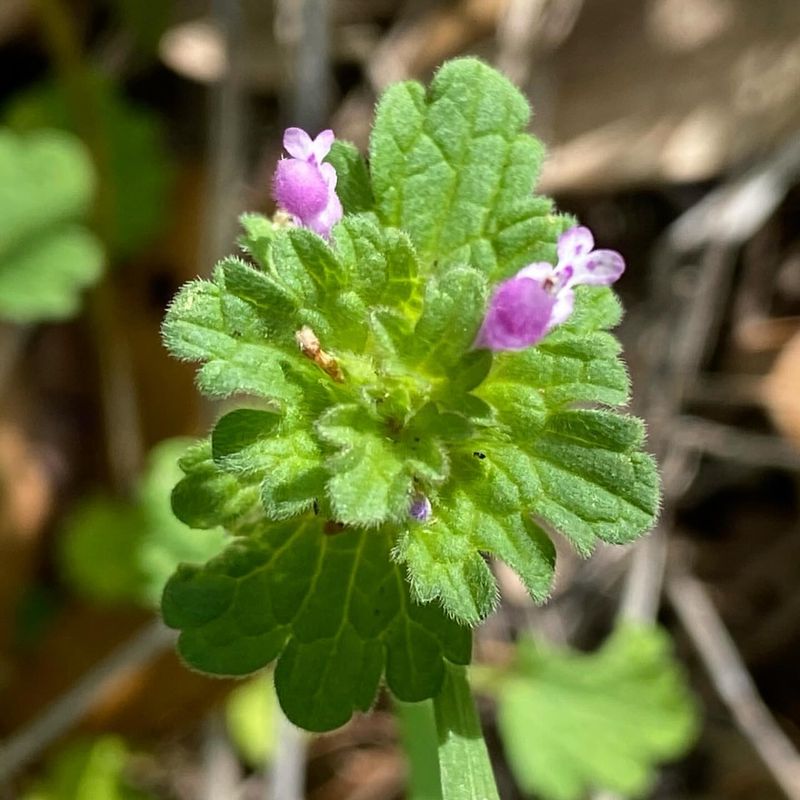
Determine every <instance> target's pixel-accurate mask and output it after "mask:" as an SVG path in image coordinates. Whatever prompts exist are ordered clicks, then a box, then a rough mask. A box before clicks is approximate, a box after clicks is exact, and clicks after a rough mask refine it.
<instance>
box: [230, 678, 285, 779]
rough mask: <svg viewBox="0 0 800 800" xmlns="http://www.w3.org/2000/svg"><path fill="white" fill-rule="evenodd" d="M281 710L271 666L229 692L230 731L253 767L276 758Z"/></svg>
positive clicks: (232, 737)
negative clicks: (276, 735)
mask: <svg viewBox="0 0 800 800" xmlns="http://www.w3.org/2000/svg"><path fill="white" fill-rule="evenodd" d="M279 714H280V711H279V709H278V698H277V697H276V695H275V687H274V685H273V679H272V671H271V670H270V671H268V672H260V673H259V674H258V675H256V676H255V677H254V678H251V679H250V680H248V681H245V682H244V683H241V684H239V686H237V687H236V689H234V690H233V691H232V692H231V693H230V695H229V696H228V700H227V703H226V704H225V722H226V725H227V728H228V735H229V736H230V738H231V741H232V742H233V745H234V747H235V748H236V750H237V752H238V753H239V755H240V756H241V758H242V760H243V761H244V762H245V763H246V764H247V765H248V766H249V767H252V768H253V769H257V768H260V767H264V766H265V765H266V764H268V763H270V761H271V760H272V757H273V755H274V754H275V747H276V738H275V731H276V725H277V719H278V715H279Z"/></svg>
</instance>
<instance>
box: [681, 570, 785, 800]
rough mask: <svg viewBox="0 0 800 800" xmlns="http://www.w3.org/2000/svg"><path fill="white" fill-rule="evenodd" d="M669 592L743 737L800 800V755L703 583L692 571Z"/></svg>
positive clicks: (778, 778) (682, 622) (682, 577)
mask: <svg viewBox="0 0 800 800" xmlns="http://www.w3.org/2000/svg"><path fill="white" fill-rule="evenodd" d="M667 596H668V597H669V601H670V603H671V604H672V606H673V608H674V609H675V612H676V613H677V615H678V617H679V618H680V621H681V624H682V625H683V627H684V629H685V630H686V633H687V634H688V635H689V637H690V638H691V640H692V642H693V643H694V645H695V648H696V649H697V652H698V654H699V655H700V658H701V659H702V660H703V663H704V664H705V667H706V670H707V671H708V674H709V676H710V678H711V680H712V681H713V683H714V686H715V687H716V689H717V691H718V692H719V695H720V697H721V698H722V700H723V701H724V702H725V704H726V705H727V706H728V708H729V709H730V711H731V713H732V715H733V718H734V720H735V721H736V724H737V725H738V727H739V730H740V731H741V733H742V735H743V736H745V737H746V738H747V739H748V740H749V742H750V743H751V744H752V745H753V748H754V749H755V750H756V752H757V753H758V754H759V755H760V756H761V758H762V760H763V761H764V763H765V764H766V765H767V767H768V768H769V770H770V771H771V772H772V775H773V777H774V778H775V780H776V782H777V783H778V784H779V785H780V787H781V788H782V789H783V791H784V793H785V794H786V796H787V797H789V798H791V800H800V756H798V753H797V751H796V750H795V748H794V745H793V744H792V743H791V741H790V740H789V738H788V737H787V736H786V734H785V733H784V732H783V731H782V730H781V728H780V727H779V726H778V724H777V722H776V721H775V719H774V718H773V716H772V715H771V714H770V712H769V710H768V709H767V707H766V705H765V704H764V701H763V700H762V699H761V697H760V696H759V694H758V689H757V688H756V686H755V684H754V682H753V679H752V678H751V677H750V673H749V672H748V671H747V667H746V666H745V665H744V663H743V662H742V658H741V656H740V655H739V652H738V650H737V649H736V645H735V644H734V642H733V639H732V638H731V636H730V634H729V633H728V631H727V629H726V628H725V625H724V624H723V622H722V620H721V618H720V616H719V614H718V612H717V610H716V608H715V607H714V604H713V603H712V602H711V598H710V597H709V596H708V593H707V592H706V590H705V588H704V587H703V585H702V583H700V581H698V580H697V579H696V578H694V577H692V576H691V575H688V574H682V575H675V576H673V577H671V578H670V579H669V580H668V581H667Z"/></svg>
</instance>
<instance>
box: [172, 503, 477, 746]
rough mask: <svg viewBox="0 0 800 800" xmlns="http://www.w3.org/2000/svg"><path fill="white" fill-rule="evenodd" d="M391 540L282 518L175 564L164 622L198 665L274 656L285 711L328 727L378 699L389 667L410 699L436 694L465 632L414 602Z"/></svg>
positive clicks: (247, 668)
mask: <svg viewBox="0 0 800 800" xmlns="http://www.w3.org/2000/svg"><path fill="white" fill-rule="evenodd" d="M390 547H391V541H390V537H389V536H387V535H386V534H385V533H384V532H382V531H379V530H376V531H355V530H352V531H344V532H338V533H330V534H326V532H325V523H324V522H323V521H322V520H321V519H319V518H317V517H306V518H302V519H299V520H294V521H291V522H281V523H275V524H272V525H270V526H268V527H265V529H264V531H263V533H262V534H261V535H260V536H251V537H249V538H246V539H239V540H237V541H236V542H235V543H234V544H233V545H231V546H230V547H229V548H228V550H226V551H225V553H223V554H222V555H221V556H219V557H217V558H216V559H213V560H212V561H211V562H209V563H208V564H207V565H206V566H204V567H194V566H188V565H184V566H181V567H179V569H178V571H177V572H176V574H175V575H174V576H173V577H172V579H171V580H170V581H169V583H168V584H167V587H166V589H165V592H164V602H163V614H164V620H165V622H166V623H167V624H168V625H169V626H171V627H173V628H179V629H180V630H181V636H180V640H179V645H178V646H179V650H180V652H181V654H182V656H183V657H184V658H185V659H186V661H187V663H189V664H190V665H191V666H193V667H194V668H195V669H200V670H203V671H205V672H210V673H214V674H218V675H246V674H248V673H250V672H253V671H255V670H258V669H260V668H262V667H264V666H265V665H266V664H268V663H269V662H270V661H272V660H273V659H275V658H278V659H279V660H278V664H277V668H276V671H275V685H276V689H277V692H278V699H279V700H280V703H281V706H282V708H283V710H284V711H285V713H286V715H287V716H288V717H289V719H290V720H292V721H293V722H294V723H296V724H297V725H300V726H301V727H304V728H307V729H308V730H316V731H322V730H330V729H332V728H335V727H338V726H339V725H343V724H344V723H345V722H347V720H348V719H349V718H350V716H351V715H352V713H353V712H354V711H356V710H367V709H368V708H369V707H370V706H371V704H372V702H373V700H374V697H375V692H376V690H377V687H378V683H379V680H380V677H381V674H382V673H383V674H385V678H386V683H387V685H388V686H389V688H390V689H391V691H392V692H393V693H394V694H395V695H396V696H397V697H398V698H399V699H401V700H405V701H410V702H414V701H418V700H422V699H425V698H428V697H432V696H433V695H435V694H436V693H437V692H438V691H439V689H440V688H441V685H442V680H443V676H444V664H445V659H447V660H448V661H451V662H453V663H459V664H464V663H466V662H467V661H468V660H469V651H470V636H469V631H468V629H466V628H462V627H460V626H459V625H457V624H456V623H455V622H453V621H451V620H448V619H447V618H446V617H445V616H444V614H443V613H442V612H441V611H440V610H439V609H437V608H436V607H435V606H430V605H429V606H418V605H416V604H414V603H413V602H412V601H411V598H410V596H409V594H408V587H407V585H406V583H405V581H404V580H403V578H402V575H401V574H400V572H399V571H398V568H397V567H396V566H395V565H393V563H392V562H391V560H390V559H389V549H390Z"/></svg>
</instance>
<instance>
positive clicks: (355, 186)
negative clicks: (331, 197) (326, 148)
mask: <svg viewBox="0 0 800 800" xmlns="http://www.w3.org/2000/svg"><path fill="white" fill-rule="evenodd" d="M325 160H326V161H327V162H329V163H330V164H333V166H334V168H335V169H336V178H337V180H336V194H337V195H338V196H339V200H340V201H341V203H342V207H343V209H344V213H345V214H361V213H363V212H365V211H372V208H373V206H374V205H375V198H374V197H373V196H372V185H371V184H370V179H369V172H368V170H367V165H366V163H365V162H364V157H363V156H362V155H361V153H359V152H358V148H356V147H355V146H354V145H352V144H350V142H343V141H341V140H337V141H335V142H334V143H333V147H332V148H331V151H330V153H328V157H327V158H326V159H325Z"/></svg>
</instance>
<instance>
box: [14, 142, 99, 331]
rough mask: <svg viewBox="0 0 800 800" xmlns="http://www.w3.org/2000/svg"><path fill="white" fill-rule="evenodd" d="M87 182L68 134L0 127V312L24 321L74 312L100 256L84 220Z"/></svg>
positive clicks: (87, 166)
mask: <svg viewBox="0 0 800 800" xmlns="http://www.w3.org/2000/svg"><path fill="white" fill-rule="evenodd" d="M94 183H95V178H94V173H93V169H92V165H91V161H90V160H89V156H88V154H87V152H86V150H85V148H84V146H83V144H81V142H80V141H79V140H78V139H77V138H76V137H75V136H73V135H72V134H69V133H66V132H64V131H55V130H36V131H32V132H30V133H28V134H26V135H17V134H15V133H13V132H12V131H10V130H8V129H3V128H0V218H2V225H0V318H2V319H6V320H9V321H12V322H22V323H30V322H38V321H42V320H58V319H65V318H68V317H70V316H73V315H74V314H76V313H77V311H78V310H79V308H80V298H81V292H82V290H84V289H86V288H87V287H89V286H91V285H92V284H94V283H95V282H96V281H97V280H98V279H99V277H100V275H101V273H102V267H103V261H104V256H103V250H102V247H101V245H100V243H99V241H98V240H97V238H96V237H95V236H94V234H92V233H91V232H90V231H89V230H88V228H87V227H86V226H85V220H86V217H87V214H88V211H89V207H90V204H91V200H92V194H93V190H94Z"/></svg>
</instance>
